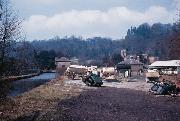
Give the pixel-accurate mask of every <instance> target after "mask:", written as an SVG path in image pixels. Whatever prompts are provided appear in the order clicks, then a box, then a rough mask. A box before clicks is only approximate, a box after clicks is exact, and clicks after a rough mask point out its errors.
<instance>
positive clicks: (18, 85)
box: [9, 73, 55, 96]
mask: <svg viewBox="0 0 180 121" xmlns="http://www.w3.org/2000/svg"><path fill="white" fill-rule="evenodd" d="M54 78H55V73H43V74H41V75H39V76H34V77H31V78H27V79H22V80H18V81H15V82H13V83H12V88H11V90H10V92H9V96H18V95H20V94H22V93H24V92H27V91H29V90H31V89H33V88H35V87H38V86H40V85H42V84H44V83H46V82H48V81H50V80H52V79H54Z"/></svg>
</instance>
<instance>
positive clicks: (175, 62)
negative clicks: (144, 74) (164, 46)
mask: <svg viewBox="0 0 180 121" xmlns="http://www.w3.org/2000/svg"><path fill="white" fill-rule="evenodd" d="M158 66H161V67H171V66H172V67H173V66H176V67H180V60H170V61H156V62H154V63H152V64H151V65H150V67H158Z"/></svg>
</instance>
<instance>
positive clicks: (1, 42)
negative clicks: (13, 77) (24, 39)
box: [0, 0, 21, 76]
mask: <svg viewBox="0 0 180 121" xmlns="http://www.w3.org/2000/svg"><path fill="white" fill-rule="evenodd" d="M0 2H1V3H0V6H1V7H0V8H1V15H0V17H1V18H0V76H3V75H4V74H5V69H6V62H7V60H8V57H9V54H10V52H11V51H12V50H13V49H12V45H13V44H14V43H15V42H16V41H17V40H19V39H20V37H21V36H20V35H21V34H20V33H21V21H20V19H19V18H18V16H17V14H16V13H15V11H13V9H12V7H11V6H10V2H9V0H1V1H0Z"/></svg>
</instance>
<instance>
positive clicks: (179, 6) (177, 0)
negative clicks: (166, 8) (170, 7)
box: [173, 0, 180, 9]
mask: <svg viewBox="0 0 180 121" xmlns="http://www.w3.org/2000/svg"><path fill="white" fill-rule="evenodd" d="M173 1H174V4H175V6H176V7H177V8H178V9H180V1H179V0H173Z"/></svg>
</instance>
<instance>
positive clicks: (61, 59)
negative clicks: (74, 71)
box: [55, 57, 71, 62]
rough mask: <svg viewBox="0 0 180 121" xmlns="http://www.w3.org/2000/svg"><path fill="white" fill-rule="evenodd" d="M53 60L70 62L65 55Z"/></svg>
mask: <svg viewBox="0 0 180 121" xmlns="http://www.w3.org/2000/svg"><path fill="white" fill-rule="evenodd" d="M55 61H56V62H71V61H70V60H69V59H67V58H65V57H61V58H56V59H55Z"/></svg>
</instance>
